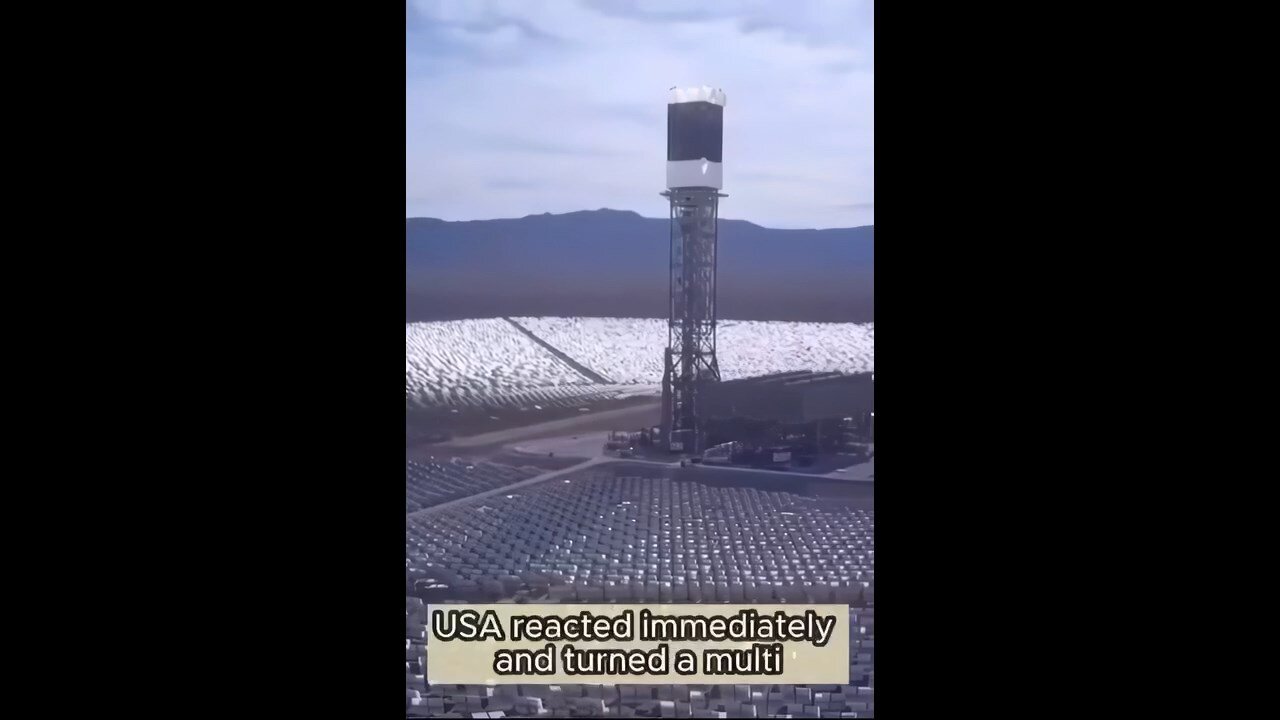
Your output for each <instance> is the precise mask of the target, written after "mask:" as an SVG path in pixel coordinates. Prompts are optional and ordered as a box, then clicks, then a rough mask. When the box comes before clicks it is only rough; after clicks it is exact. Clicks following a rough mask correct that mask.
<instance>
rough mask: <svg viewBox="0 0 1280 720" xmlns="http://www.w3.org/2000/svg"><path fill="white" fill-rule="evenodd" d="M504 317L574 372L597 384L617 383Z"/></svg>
mask: <svg viewBox="0 0 1280 720" xmlns="http://www.w3.org/2000/svg"><path fill="white" fill-rule="evenodd" d="M502 319H503V320H506V321H507V322H509V323H511V326H512V327H514V328H515V329H517V330H519V331H520V332H522V333H524V334H525V335H527V336H529V339H530V340H532V341H534V342H536V343H538V344H539V345H541V346H542V347H544V348H546V350H547V352H549V353H551V354H552V355H554V356H556V358H557V359H559V360H560V362H562V363H564V364H565V365H568V366H569V367H570V368H572V369H573V370H574V372H576V373H578V374H579V375H581V376H582V377H584V378H586V379H588V380H590V381H591V382H593V383H595V384H597V385H615V384H616V383H615V382H614V381H612V380H610V379H609V378H607V377H605V376H604V375H601V374H600V373H598V372H596V371H595V370H592V369H591V368H589V367H587V366H586V365H583V364H582V363H580V362H578V361H577V360H574V359H573V358H571V357H569V356H568V355H566V354H565V353H563V352H561V351H560V349H559V348H557V347H556V346H554V345H552V344H551V343H549V342H547V341H546V340H543V339H542V338H540V337H538V336H537V335H535V334H533V331H532V330H529V329H528V328H526V327H525V326H523V325H521V324H520V323H518V322H516V321H515V320H512V319H511V318H509V317H504V318H502Z"/></svg>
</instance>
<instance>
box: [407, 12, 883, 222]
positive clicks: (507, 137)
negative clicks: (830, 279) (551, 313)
mask: <svg viewBox="0 0 1280 720" xmlns="http://www.w3.org/2000/svg"><path fill="white" fill-rule="evenodd" d="M411 5H412V7H411V8H410V16H411V17H410V31H409V35H408V37H407V38H406V40H407V53H408V80H407V84H406V93H407V117H406V121H407V130H408V132H407V137H406V143H407V149H408V155H407V158H406V173H407V183H408V193H407V197H406V213H407V215H409V216H433V217H442V218H445V219H449V220H460V219H473V218H491V217H516V216H521V215H526V214H531V213H541V212H568V211H573V210H581V209H592V208H598V207H614V208H618V209H627V210H635V211H637V212H639V213H641V214H642V215H646V216H650V217H661V216H664V215H665V214H666V209H665V206H664V205H663V201H662V199H661V198H659V197H658V192H659V191H661V190H662V185H663V181H664V159H665V156H666V144H665V143H666V138H665V133H666V122H665V117H664V116H665V113H666V107H665V103H666V97H667V89H668V88H669V87H671V86H672V85H702V84H709V85H715V86H718V87H721V88H724V90H725V92H726V93H727V95H728V105H727V108H726V112H725V192H727V193H729V195H730V197H729V198H728V199H727V200H725V201H724V204H723V206H722V212H723V215H724V216H725V217H737V218H744V219H748V220H751V221H753V222H756V223H759V224H761V225H767V226H774V227H838V226H851V225H863V224H870V223H872V222H873V210H872V205H871V204H872V203H873V197H874V193H873V184H872V173H873V167H874V155H873V149H872V143H873V137H874V126H873V121H872V113H873V94H874V83H873V77H872V72H873V66H872V62H871V57H872V51H873V44H872V29H871V10H870V5H869V4H867V5H863V4H860V3H849V2H794V3H772V2H771V3H763V2H760V3H756V2H741V3H729V2H704V3H700V4H698V5H696V6H690V5H688V4H687V3H674V2H665V3H664V2H633V3H627V2H613V3H599V4H596V3H592V2H589V0H583V1H582V2H570V1H568V0H558V1H555V2H496V1H495V2H475V1H474V0H466V1H465V2H461V1H459V2H450V1H448V0H436V1H434V2H414V3H412V4H411ZM601 8H603V9H604V10H605V11H604V12H602V11H601ZM691 8H692V9H691Z"/></svg>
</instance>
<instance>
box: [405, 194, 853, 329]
mask: <svg viewBox="0 0 1280 720" xmlns="http://www.w3.org/2000/svg"><path fill="white" fill-rule="evenodd" d="M668 233H669V222H668V220H667V219H666V218H645V217H641V216H640V215H638V214H637V213H634V212H629V211H618V210H594V211H582V212H573V213H566V214H563V215H551V214H544V215H530V216H527V217H523V218H518V219H507V220H472V221H465V222H446V221H443V220H437V219H435V218H410V219H408V220H406V221H405V260H406V277H405V291H406V292H405V295H406V304H405V312H406V320H408V321H415V320H438V319H449V318H463V317H487V316H496V315H592V316H632V317H666V315H667V307H666V296H667V289H668V280H667V271H668V266H667V262H668V252H669V239H668ZM719 255H720V257H719V275H718V282H719V296H718V303H719V315H720V317H722V318H727V319H729V318H731V319H754V320H810V321H830V322H840V321H855V322H867V321H871V320H873V319H874V316H875V307H874V300H873V293H874V284H873V281H874V266H875V234H874V226H864V227H856V228H839V229H829V230H778V229H770V228H763V227H760V226H759V225H755V224H752V223H750V222H747V221H745V220H723V219H722V220H721V221H720V243H719Z"/></svg>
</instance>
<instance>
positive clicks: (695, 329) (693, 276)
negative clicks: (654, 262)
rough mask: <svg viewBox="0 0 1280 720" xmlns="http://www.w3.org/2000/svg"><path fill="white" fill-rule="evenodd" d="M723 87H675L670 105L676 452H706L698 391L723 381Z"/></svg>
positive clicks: (670, 398) (672, 438) (670, 427)
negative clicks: (719, 283) (719, 261)
mask: <svg viewBox="0 0 1280 720" xmlns="http://www.w3.org/2000/svg"><path fill="white" fill-rule="evenodd" d="M724 105H725V96H724V91H723V90H719V89H713V88H710V87H707V86H703V87H699V88H688V89H681V88H672V89H671V97H670V99H669V100H668V103H667V190H666V191H665V192H663V193H662V195H663V197H666V198H667V199H668V201H669V202H670V206H671V270H670V292H669V295H670V302H669V310H670V315H669V318H668V321H667V347H666V350H665V352H664V357H663V374H662V437H663V440H664V441H665V442H666V443H667V448H668V449H669V450H671V451H673V452H690V453H696V452H701V451H702V450H703V447H702V446H703V436H702V432H701V423H700V421H699V416H698V396H699V388H701V387H703V386H704V385H705V384H707V383H714V382H719V381H720V368H719V366H718V365H717V364H716V230H717V217H718V214H717V213H718V209H719V201H720V198H722V197H728V196H727V195H724V194H722V193H721V192H720V188H721V185H722V182H721V167H720V162H721V150H722V147H723V140H724Z"/></svg>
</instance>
